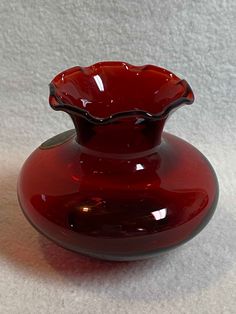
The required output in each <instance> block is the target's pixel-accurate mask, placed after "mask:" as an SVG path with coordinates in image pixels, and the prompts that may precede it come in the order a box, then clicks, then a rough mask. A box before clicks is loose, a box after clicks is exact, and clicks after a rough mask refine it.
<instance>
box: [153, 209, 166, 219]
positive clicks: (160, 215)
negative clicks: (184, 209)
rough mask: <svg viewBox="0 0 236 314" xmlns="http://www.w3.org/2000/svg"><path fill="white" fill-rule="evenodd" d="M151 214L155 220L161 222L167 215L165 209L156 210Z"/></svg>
mask: <svg viewBox="0 0 236 314" xmlns="http://www.w3.org/2000/svg"><path fill="white" fill-rule="evenodd" d="M151 214H152V215H153V216H154V218H155V219H156V220H161V219H164V218H165V217H166V214H167V208H162V209H160V210H156V211H154V212H151Z"/></svg>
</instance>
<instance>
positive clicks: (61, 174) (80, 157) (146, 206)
mask: <svg viewBox="0 0 236 314" xmlns="http://www.w3.org/2000/svg"><path fill="white" fill-rule="evenodd" d="M105 65H106V64H105ZM119 65H120V64H119ZM123 65H124V63H122V66H123ZM101 69H102V74H103V75H104V76H102V75H101V76H98V74H97V72H96V73H95V74H93V76H92V77H93V78H94V77H95V78H96V76H97V79H95V80H94V81H95V83H96V86H97V87H98V89H99V91H100V92H104V91H105V92H106V95H105V96H104V95H102V96H101V97H100V94H99V95H95V96H94V95H92V96H91V93H92V92H93V93H95V92H94V90H93V88H94V87H93V86H91V85H88V84H85V83H86V82H85V81H83V80H82V79H81V78H79V80H78V81H76V82H75V79H74V77H73V75H74V73H75V70H74V69H73V70H69V73H68V72H66V74H65V73H63V74H64V77H63V74H61V75H60V80H59V79H58V77H56V78H55V79H54V81H53V83H54V84H53V85H52V86H51V95H50V104H51V106H52V107H53V106H54V109H56V110H64V111H66V112H67V113H69V114H70V115H71V117H72V119H73V122H74V124H75V129H73V130H69V131H67V132H64V133H62V134H59V135H57V136H55V137H53V138H52V139H50V140H48V141H46V142H44V143H43V144H42V145H41V146H40V147H39V148H37V149H36V150H35V151H34V152H33V153H32V154H31V155H30V157H29V158H28V159H27V160H26V162H25V164H24V165H23V167H22V170H21V174H20V176H19V181H18V197H19V202H20V204H21V207H22V209H23V212H24V214H25V215H26V217H27V218H28V219H29V221H30V222H31V223H32V225H33V226H35V228H36V229H37V230H39V231H40V232H41V233H43V234H44V235H46V236H47V237H48V238H50V239H52V240H53V241H55V242H56V243H58V244H59V245H61V246H63V247H65V248H68V249H70V250H73V251H76V252H79V253H82V254H85V255H89V256H93V257H98V258H102V259H108V260H135V259H141V258H145V257H151V256H154V255H156V254H157V253H158V252H161V251H163V250H166V249H170V248H173V247H176V246H177V245H180V244H182V243H184V242H185V241H187V240H189V239H191V238H192V237H193V236H194V235H196V234H197V233H198V232H199V231H200V230H201V229H202V228H203V227H204V226H205V225H206V224H207V222H208V221H209V220H210V218H211V217H212V215H213V213H214V210H215V207H216V203H217V199H218V184H217V179H216V176H215V173H214V170H213V169H212V167H211V165H210V163H209V162H208V160H207V159H206V158H205V157H204V156H203V155H202V154H201V153H200V152H199V151H198V150H197V149H196V148H194V147H193V146H192V145H190V144H189V143H187V142H185V141H183V140H181V139H180V138H178V137H176V136H174V135H171V134H168V133H165V132H163V127H164V124H165V122H166V119H167V118H168V115H169V112H170V108H171V110H172V109H173V108H175V107H177V106H179V105H180V104H182V103H183V102H185V103H187V102H189V103H191V102H192V101H193V98H192V97H193V96H192V92H191V90H190V89H189V85H186V84H185V83H184V84H183V85H182V86H181V90H180V89H179V87H178V90H176V91H175V92H174V93H171V91H170V92H169V90H168V88H167V92H166V91H165V89H164V93H163V95H164V96H165V97H164V96H163V95H161V96H160V98H158V100H157V103H158V104H159V107H158V110H159V111H158V112H157V113H156V112H155V113H154V112H151V111H152V110H151V109H152V107H151V106H150V105H149V106H150V107H149V110H146V111H145V110H144V108H141V107H140V105H139V99H140V97H141V96H140V95H138V99H135V102H136V103H137V108H136V107H135V108H134V104H130V102H129V105H130V106H131V107H130V108H128V107H127V104H126V103H124V104H122V102H123V101H124V98H122V97H120V96H119V94H118V93H117V91H116V90H115V92H114V91H113V90H111V89H110V90H109V89H108V87H107V86H109V84H108V85H107V86H106V80H105V79H107V80H108V78H109V79H110V80H111V77H110V76H106V75H107V72H106V69H105V70H104V67H103V65H102V67H101V65H100V68H99V70H100V71H101ZM151 70H152V71H153V69H151ZM76 71H77V70H76ZM89 71H91V69H89ZM93 71H94V69H93ZM109 71H111V73H112V74H114V76H115V74H117V72H116V69H114V64H113V63H111V64H110V68H109ZM122 71H123V70H122ZM104 73H105V74H106V75H105V74H104ZM109 73H110V72H109ZM125 73H126V72H125ZM82 74H83V75H85V74H84V73H82ZM119 74H120V73H119ZM168 74H169V72H168ZM66 75H67V77H66ZM71 75H72V78H73V79H72V78H71ZM76 75H77V73H76ZM122 75H124V74H123V72H122ZM132 75H133V74H132ZM135 75H137V71H136V72H135ZM150 75H152V73H151V74H150ZM158 75H159V74H158ZM87 76H88V73H87ZM62 77H63V80H66V79H68V81H67V85H65V86H64V85H62V87H61V86H60V89H59V85H58V84H59V83H60V82H62ZM98 77H100V80H99V79H98ZM83 78H84V76H83ZM89 78H90V77H89ZM115 78H116V76H115ZM125 78H126V77H125ZM76 79H78V76H76ZM86 79H87V77H86ZM119 79H120V77H119ZM129 79H130V78H129ZM59 81H60V82H59ZM114 81H115V79H114V78H113V83H114ZM71 82H72V83H71ZM130 82H131V83H132V82H133V81H132V79H131V81H130ZM144 82H145V81H144ZM184 82H185V81H184ZM63 83H64V82H63ZM108 83H109V82H108ZM135 83H136V84H138V83H137V81H135ZM71 84H72V85H71ZM83 84H85V86H88V87H86V88H87V90H86V92H87V94H86V97H84V96H83V97H84V98H82V97H76V95H77V94H78V90H77V91H76V92H77V94H76V92H73V88H74V86H77V85H78V86H80V87H81V85H83ZM116 84H118V83H116ZM125 85H126V84H125ZM115 86H116V85H115ZM122 87H123V86H122ZM186 87H187V91H186V90H184V89H186ZM63 88H64V90H63ZM106 88H107V89H108V90H107V89H106ZM129 88H130V86H128V84H127V91H126V92H127V95H128V93H129ZM158 88H159V87H158ZM164 88H165V86H164ZM169 89H171V87H170V86H169ZM182 89H183V91H182ZM58 90H59V92H62V91H63V92H64V95H66V93H67V95H66V96H67V98H66V97H64V98H63V95H62V94H59V92H58ZM90 90H91V91H92V92H91V91H90ZM162 90H163V88H162ZM82 91H83V95H84V94H85V88H83V90H82ZM88 91H89V92H88ZM110 91H111V92H110ZM109 92H110V94H112V95H113V97H112V98H109V99H107V94H109ZM145 92H146V94H147V95H145ZM145 92H144V95H145V100H143V101H142V103H145V101H146V99H147V97H148V95H149V94H150V90H147V91H145ZM182 92H184V95H180V93H182ZM56 93H57V94H56ZM88 93H90V94H89V95H90V98H89V97H88ZM120 93H121V92H120ZM166 93H167V94H166ZM81 94H82V92H81V91H80V94H79V95H80V96H81ZM110 94H109V95H110ZM124 94H125V92H124V90H123V94H122V93H121V96H122V95H124ZM68 95H69V96H68ZM114 95H115V96H114ZM117 95H118V96H117ZM141 95H142V94H141ZM72 96H73V97H72ZM77 96H78V95H77ZM99 97H100V98H99ZM102 97H103V98H102ZM158 97H159V96H158ZM126 98H127V97H126ZM65 99H66V101H65ZM81 99H83V101H82V103H81ZM179 99H181V101H179ZM111 100H113V101H112V103H114V102H117V103H118V104H119V105H120V103H121V105H120V107H122V109H119V110H117V108H116V109H115V110H116V111H114V108H111V107H112V106H111V107H107V103H111ZM79 101H80V103H79ZM132 101H134V96H132ZM95 103H96V106H95ZM81 104H82V105H81ZM88 104H92V105H91V106H94V108H92V109H91V111H88V110H85V109H84V108H85V107H86V105H88ZM98 104H100V106H101V107H102V109H97V106H98ZM105 104H106V105H105ZM149 104H150V100H149ZM116 106H117V104H116ZM125 106H126V107H125ZM120 107H119V108H120ZM132 108H133V110H131V109H132ZM96 110H97V111H96ZM99 110H100V111H99Z"/></svg>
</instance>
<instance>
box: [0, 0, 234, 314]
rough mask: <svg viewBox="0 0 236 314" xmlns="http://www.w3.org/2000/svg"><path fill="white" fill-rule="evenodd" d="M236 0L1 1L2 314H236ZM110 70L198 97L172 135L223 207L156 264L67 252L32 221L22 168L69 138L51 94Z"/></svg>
mask: <svg viewBox="0 0 236 314" xmlns="http://www.w3.org/2000/svg"><path fill="white" fill-rule="evenodd" d="M235 20H236V1H235V0H228V1H227V0H211V1H205V0H199V1H187V0H181V1H170V0H165V1H164V0H163V1H161V0H160V1H150V0H146V1H141V0H140V1H130V0H122V1H115V0H114V1H106V0H104V1H102V0H100V1H98V0H97V1H95V0H87V1H71V0H67V1H62V0H60V1H59V0H51V1H33V0H32V1H29V0H21V1H17V0H15V1H12V0H10V1H9V0H1V2H0V144H1V145H0V196H1V197H0V313H4V314H5V313H13V314H14V313H24V314H27V313H31V314H32V313H37V314H38V313H86V314H87V313H103V314H106V313H116V314H119V313H139V314H140V313H168V314H171V313H176V314H181V313H187V314H191V313H197V314H199V313H201V314H205V313H213V314H218V313H220V314H221V313H235V312H236V293H235V291H236V264H235V260H236V227H235V224H236V208H235V203H236V202H235V192H236V191H235V190H236V179H235V178H236V169H235V168H236V167H235V163H236V152H235V151H236V135H235V134H236V122H235V121H236V107H235V106H236V104H235V99H236V93H235V89H236V88H235V76H236V74H235V67H234V65H235V63H236V56H235V51H236V45H235V37H236V36H235V35H236V34H235ZM102 60H122V61H127V62H130V63H133V64H137V65H142V64H146V63H152V64H156V65H159V66H162V67H166V68H167V69H169V70H171V71H173V72H174V73H181V74H182V76H183V77H184V78H185V79H186V80H187V81H188V82H189V83H190V84H191V86H192V88H193V91H194V93H195V96H196V101H195V103H194V104H193V105H192V106H186V107H184V108H181V109H180V110H178V111H177V112H175V113H174V114H173V116H172V117H171V119H170V120H169V121H168V123H167V126H166V130H167V131H169V132H172V133H174V134H176V135H178V136H180V137H182V138H184V139H186V140H187V141H189V142H191V143H192V144H193V145H195V146H196V147H197V148H198V149H200V150H201V151H202V152H203V153H204V154H205V155H206V156H207V158H208V159H209V160H210V161H211V163H212V165H213V166H214V168H215V170H216V172H217V175H218V178H219V183H220V200H219V204H218V208H217V211H216V213H215V215H214V217H213V219H212V220H211V222H210V224H209V225H208V226H207V227H206V228H205V229H204V230H203V231H202V232H201V234H199V235H198V236H197V237H196V238H194V239H193V240H192V241H190V242H188V243H187V244H185V245H184V246H182V247H179V248H177V249H176V250H173V251H171V252H169V253H166V254H163V255H160V256H159V257H157V258H155V259H151V260H146V261H141V262H133V263H109V262H101V261H97V260H93V259H89V258H86V257H81V256H79V255H76V254H73V253H71V252H67V251H66V250H63V249H61V248H59V247H57V246H56V245H54V244H53V243H51V242H49V241H48V240H46V239H45V238H44V237H42V236H40V235H39V234H38V233H37V232H36V231H35V230H34V229H33V228H32V227H31V226H30V225H29V223H28V222H27V221H26V220H25V218H24V217H23V215H22V213H21V211H20V208H19V206H18V203H17V199H16V181H17V176H18V173H19V170H20V167H21V165H22V163H23V162H24V160H25V159H26V157H27V156H28V155H29V154H30V153H31V151H32V150H33V149H34V148H35V147H37V146H38V145H39V144H40V143H41V142H43V141H44V140H46V139H48V138H49V137H51V136H53V135H55V134H57V133H59V132H62V131H64V130H67V129H68V128H71V127H72V123H71V121H70V120H69V118H68V117H67V115H65V114H63V113H60V112H54V111H53V110H51V109H50V108H49V105H48V83H49V82H50V80H51V79H52V78H53V77H54V76H55V75H56V74H57V73H58V72H60V71H62V70H64V69H66V68H68V67H72V66H74V65H82V66H86V65H90V64H92V63H95V62H97V61H102Z"/></svg>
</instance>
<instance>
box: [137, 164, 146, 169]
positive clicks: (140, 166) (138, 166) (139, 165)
mask: <svg viewBox="0 0 236 314" xmlns="http://www.w3.org/2000/svg"><path fill="white" fill-rule="evenodd" d="M143 169H144V166H143V165H142V164H137V165H136V170H143Z"/></svg>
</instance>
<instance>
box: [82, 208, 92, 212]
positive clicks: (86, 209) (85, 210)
mask: <svg viewBox="0 0 236 314" xmlns="http://www.w3.org/2000/svg"><path fill="white" fill-rule="evenodd" d="M89 210H90V208H89V207H82V211H83V212H88V211H89Z"/></svg>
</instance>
